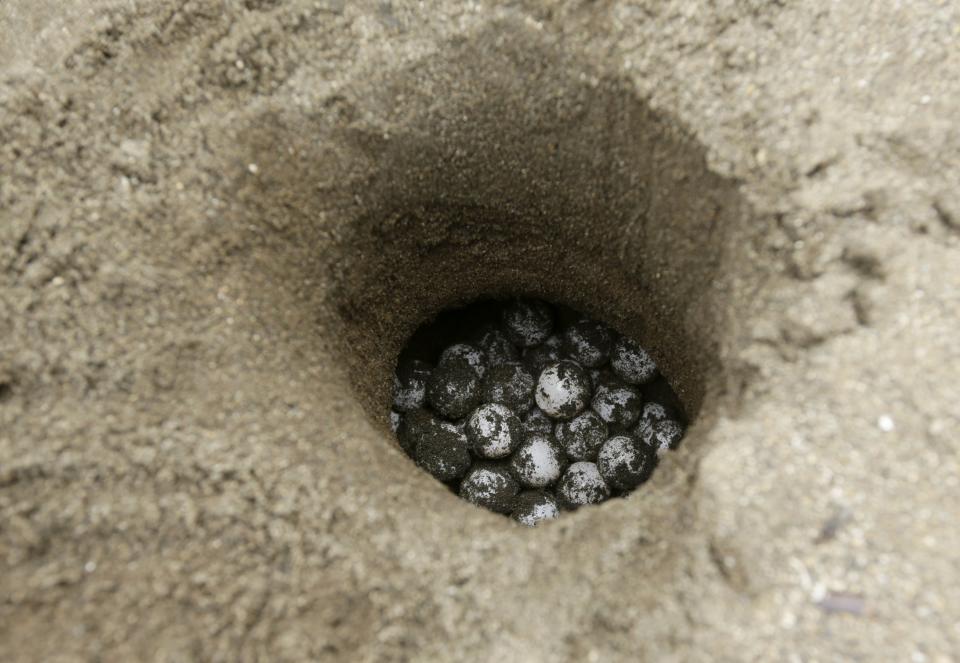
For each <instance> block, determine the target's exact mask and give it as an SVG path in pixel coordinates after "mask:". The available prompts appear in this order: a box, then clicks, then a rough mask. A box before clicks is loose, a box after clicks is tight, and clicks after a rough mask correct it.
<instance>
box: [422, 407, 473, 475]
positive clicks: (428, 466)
mask: <svg viewBox="0 0 960 663" xmlns="http://www.w3.org/2000/svg"><path fill="white" fill-rule="evenodd" d="M415 458H416V461H417V465H419V466H420V467H422V468H423V469H425V470H426V471H427V472H429V473H430V474H432V475H433V476H434V477H436V479H437V480H438V481H443V482H447V481H453V480H454V479H459V478H460V477H462V476H463V475H464V474H466V472H467V470H468V469H470V452H469V451H468V449H467V436H466V435H464V434H463V433H462V432H461V431H460V430H459V429H458V428H457V426H455V425H453V424H451V423H449V422H439V423H438V424H437V425H434V426H431V427H430V428H429V429H428V430H427V431H426V432H425V433H424V435H422V436H421V437H420V439H419V440H418V441H417V447H416V450H415Z"/></svg>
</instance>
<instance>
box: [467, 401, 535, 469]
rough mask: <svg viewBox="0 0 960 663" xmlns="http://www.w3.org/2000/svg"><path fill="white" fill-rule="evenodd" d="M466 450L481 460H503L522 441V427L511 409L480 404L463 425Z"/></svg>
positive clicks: (494, 404) (496, 404)
mask: <svg viewBox="0 0 960 663" xmlns="http://www.w3.org/2000/svg"><path fill="white" fill-rule="evenodd" d="M466 434H467V439H468V440H469V442H470V449H471V450H472V451H473V452H474V453H475V454H477V455H478V456H480V457H481V458H490V459H496V458H506V457H507V456H509V455H510V454H511V453H513V452H514V450H515V449H516V448H517V447H518V446H520V443H521V442H522V441H523V438H524V433H523V426H522V425H521V424H520V420H519V419H518V418H517V415H515V414H514V413H513V410H511V409H510V408H508V407H507V406H506V405H501V404H500V403H484V404H483V405H481V406H480V407H478V408H477V409H476V410H474V412H473V414H471V415H470V418H469V419H468V420H467V426H466Z"/></svg>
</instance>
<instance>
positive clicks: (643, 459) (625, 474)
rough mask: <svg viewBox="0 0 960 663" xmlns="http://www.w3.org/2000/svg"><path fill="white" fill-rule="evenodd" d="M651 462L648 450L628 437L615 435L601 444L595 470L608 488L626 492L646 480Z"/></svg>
mask: <svg viewBox="0 0 960 663" xmlns="http://www.w3.org/2000/svg"><path fill="white" fill-rule="evenodd" d="M651 462H652V457H651V454H650V451H649V449H648V448H647V447H646V446H645V445H643V444H641V443H640V442H639V441H638V440H636V439H635V438H633V437H630V436H628V435H617V436H616V437H611V438H610V439H609V440H607V441H606V442H604V443H603V446H602V447H601V448H600V453H599V454H598V456H597V469H598V470H599V471H600V476H602V477H603V480H604V481H606V482H607V484H608V485H609V486H611V487H612V488H614V489H616V490H620V491H628V490H633V489H634V488H636V487H637V486H639V485H640V484H641V483H642V482H643V480H644V479H646V478H647V474H648V472H647V470H648V469H649V468H648V465H649V464H650V463H651Z"/></svg>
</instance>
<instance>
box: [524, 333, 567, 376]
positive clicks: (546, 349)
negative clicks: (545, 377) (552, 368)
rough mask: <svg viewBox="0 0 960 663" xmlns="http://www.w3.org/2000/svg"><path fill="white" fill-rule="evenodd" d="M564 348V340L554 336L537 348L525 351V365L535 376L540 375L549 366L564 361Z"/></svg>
mask: <svg viewBox="0 0 960 663" xmlns="http://www.w3.org/2000/svg"><path fill="white" fill-rule="evenodd" d="M562 347H563V339H562V338H561V337H560V336H557V335H556V334H554V335H553V336H550V337H548V338H547V340H545V341H544V342H543V343H541V344H540V345H538V346H537V347H535V348H527V349H526V350H524V351H523V363H524V364H526V366H527V369H528V370H529V371H530V372H531V373H532V374H533V375H540V373H541V372H542V371H543V369H545V368H546V367H547V366H549V365H550V364H555V363H557V362H558V361H560V360H561V359H563V355H562V350H561V348H562Z"/></svg>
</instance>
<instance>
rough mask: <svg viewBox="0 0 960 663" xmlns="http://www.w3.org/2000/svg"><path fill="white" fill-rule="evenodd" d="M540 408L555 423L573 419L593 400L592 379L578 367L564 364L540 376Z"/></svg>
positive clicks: (537, 396)
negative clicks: (553, 419)
mask: <svg viewBox="0 0 960 663" xmlns="http://www.w3.org/2000/svg"><path fill="white" fill-rule="evenodd" d="M535 397H536V401H537V405H538V406H539V407H540V409H541V410H543V411H544V412H545V413H546V414H547V415H548V416H551V417H553V418H555V419H570V418H572V417H575V416H576V415H577V414H578V413H579V412H580V411H581V410H583V409H584V408H585V407H586V406H587V403H588V402H589V400H590V377H589V376H588V375H587V374H586V372H584V370H583V368H581V367H580V365H579V364H577V363H576V362H573V361H568V360H562V361H558V362H557V363H555V364H550V365H549V366H547V367H546V368H545V369H543V372H542V373H540V379H539V380H538V381H537V388H536V392H535Z"/></svg>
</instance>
